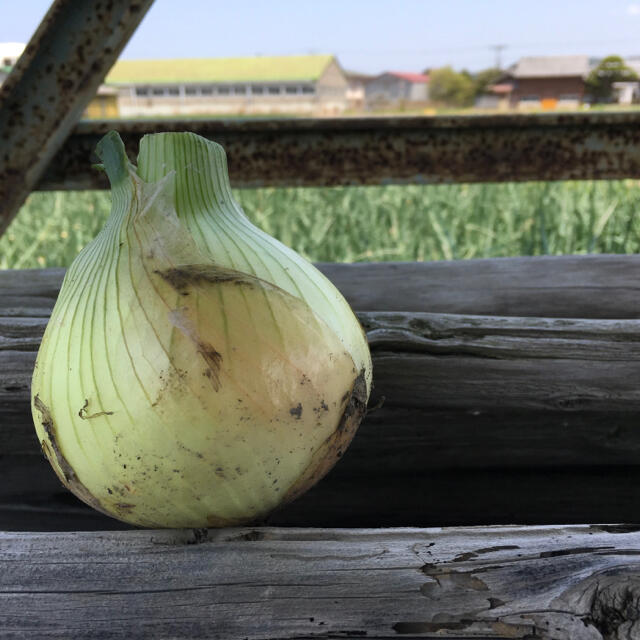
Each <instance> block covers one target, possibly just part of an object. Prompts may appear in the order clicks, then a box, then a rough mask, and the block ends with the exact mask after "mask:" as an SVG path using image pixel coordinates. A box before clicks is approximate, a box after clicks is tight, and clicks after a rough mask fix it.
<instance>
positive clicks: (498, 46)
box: [489, 44, 507, 69]
mask: <svg viewBox="0 0 640 640" xmlns="http://www.w3.org/2000/svg"><path fill="white" fill-rule="evenodd" d="M506 48H507V45H506V44H492V45H491V46H490V47H489V49H493V50H494V51H495V52H496V69H502V59H501V55H500V54H501V52H502V50H503V49H506Z"/></svg>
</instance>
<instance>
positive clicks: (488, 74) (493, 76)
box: [473, 67, 504, 98]
mask: <svg viewBox="0 0 640 640" xmlns="http://www.w3.org/2000/svg"><path fill="white" fill-rule="evenodd" d="M502 77H504V71H502V70H500V69H497V68H495V67H492V68H490V69H484V70H483V71H478V72H477V73H476V74H475V75H474V76H473V84H474V95H475V97H476V98H477V97H478V96H481V95H482V94H484V93H487V91H488V89H489V87H490V86H491V85H492V84H496V83H497V82H498V81H499V80H500V78H502Z"/></svg>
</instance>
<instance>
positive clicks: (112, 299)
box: [32, 132, 371, 527]
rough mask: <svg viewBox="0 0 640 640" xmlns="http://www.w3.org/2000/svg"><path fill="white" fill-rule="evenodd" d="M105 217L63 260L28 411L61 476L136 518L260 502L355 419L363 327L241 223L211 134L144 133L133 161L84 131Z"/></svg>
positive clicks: (318, 467) (224, 512) (323, 284)
mask: <svg viewBox="0 0 640 640" xmlns="http://www.w3.org/2000/svg"><path fill="white" fill-rule="evenodd" d="M97 153H98V155H99V157H100V158H101V160H102V162H103V166H104V169H105V170H106V172H107V175H108V177H109V180H110V182H111V188H112V200H113V206H112V210H111V215H110V217H109V220H108V221H107V223H106V225H105V227H104V229H103V230H102V231H101V232H100V233H99V234H98V236H97V237H96V238H95V240H94V241H93V242H91V243H90V244H89V245H87V246H86V247H85V248H84V249H83V251H82V252H81V253H80V255H79V256H78V257H77V258H76V260H75V261H74V262H73V264H72V265H71V267H70V268H69V270H68V272H67V275H66V277H65V279H64V282H63V285H62V288H61V291H60V295H59V297H58V300H57V302H56V305H55V307H54V309H53V313H52V315H51V319H50V321H49V324H48V326H47V329H46V332H45V335H44V338H43V340H42V344H41V347H40V351H39V352H38V357H37V361H36V366H35V370H34V375H33V383H32V411H33V417H34V423H35V426H36V432H37V435H38V439H39V441H40V443H41V445H42V449H43V451H44V453H45V455H46V456H47V458H48V459H49V461H50V463H51V465H52V467H53V469H54V470H55V471H56V473H57V475H58V477H59V478H60V480H61V481H62V482H63V483H64V485H65V486H67V487H68V488H69V489H70V490H71V491H72V492H73V493H75V494H76V495H77V496H78V497H79V498H81V499H82V500H84V501H85V502H86V503H88V504H89V505H91V506H93V507H94V508H96V509H98V510H100V511H102V512H104V513H106V514H108V515H110V516H113V517H115V518H118V519H120V520H124V521H126V522H129V523H132V524H135V525H139V526H146V527H217V526H230V525H238V524H243V523H247V522H251V521H256V520H259V519H261V518H263V517H265V516H266V515H267V514H269V513H270V512H271V511H272V510H274V509H275V508H277V507H279V506H281V505H283V504H285V503H287V502H289V501H290V500H292V499H293V498H295V497H296V496H298V495H300V494H301V493H303V492H304V491H306V490H307V489H308V488H309V487H310V486H312V485H313V484H314V483H315V482H317V481H318V480H319V479H320V478H321V477H322V476H323V475H324V474H325V473H327V471H328V470H329V469H330V468H331V467H332V466H333V465H334V463H335V462H336V460H337V459H338V458H339V457H340V456H341V455H342V454H343V452H344V450H345V448H346V447H347V446H348V444H349V442H350V441H351V439H352V437H353V435H354V433H355V430H356V429H357V427H358V424H359V422H360V420H361V419H362V417H363V415H364V412H365V407H366V403H367V400H368V397H369V392H370V388H371V358H370V354H369V350H368V347H367V342H366V338H365V336H364V333H363V331H362V329H361V327H360V325H359V323H358V321H357V319H356V318H355V316H354V314H353V312H352V311H351V309H350V308H349V305H348V304H347V302H346V301H345V300H344V298H343V297H342V296H341V295H340V293H339V292H338V291H337V290H336V288H335V287H334V286H333V285H332V284H331V283H330V282H329V281H328V280H327V279H326V278H325V277H324V276H323V275H322V274H321V273H320V272H319V271H317V269H315V268H314V267H313V266H312V265H311V264H309V263H308V262H307V261H306V260H304V259H303V258H301V257H300V256H299V255H298V254H297V253H295V252H294V251H292V250H291V249H289V248H287V247H285V246H284V245H282V244H281V243H280V242H278V241H277V240H275V239H274V238H272V237H270V236H268V235H267V234H265V233H263V232H262V231H260V230H258V229H257V228H256V227H254V226H253V225H252V224H251V223H250V222H249V220H248V219H247V218H246V216H245V215H244V213H243V212H242V210H241V208H240V207H239V205H238V204H237V203H236V202H235V201H234V199H233V196H232V193H231V189H230V186H229V181H228V176H227V167H226V157H225V154H224V151H223V149H222V147H220V146H219V145H217V144H215V143H213V142H210V141H208V140H206V139H204V138H201V137H199V136H196V135H194V134H190V133H164V134H154V135H151V136H145V137H144V138H143V139H142V141H141V144H140V155H139V157H138V167H137V168H136V167H134V166H133V165H132V164H130V163H129V161H128V160H127V157H126V154H125V151H124V145H123V144H122V141H121V140H120V137H119V136H118V134H117V133H115V132H111V133H109V134H107V135H106V136H105V137H104V138H103V139H102V140H101V141H100V143H99V144H98V148H97Z"/></svg>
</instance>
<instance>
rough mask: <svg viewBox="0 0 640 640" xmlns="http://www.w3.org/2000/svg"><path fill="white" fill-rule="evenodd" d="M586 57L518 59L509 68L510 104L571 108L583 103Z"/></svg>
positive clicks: (586, 66)
mask: <svg viewBox="0 0 640 640" xmlns="http://www.w3.org/2000/svg"><path fill="white" fill-rule="evenodd" d="M589 71H590V65H589V57H588V56H540V57H530V58H521V59H520V60H519V61H518V62H517V63H516V64H514V65H513V66H512V67H510V68H509V69H508V72H507V73H508V76H509V79H510V82H511V84H512V86H513V88H512V90H511V96H510V105H511V106H512V107H517V108H525V109H526V108H534V109H556V108H563V107H564V108H574V107H576V106H578V105H580V104H581V103H582V101H583V100H584V95H585V80H586V78H587V76H588V75H589Z"/></svg>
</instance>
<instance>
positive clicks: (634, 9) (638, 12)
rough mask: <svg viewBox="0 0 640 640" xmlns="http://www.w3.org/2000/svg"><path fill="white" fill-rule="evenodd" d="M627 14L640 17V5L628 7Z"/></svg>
mask: <svg viewBox="0 0 640 640" xmlns="http://www.w3.org/2000/svg"><path fill="white" fill-rule="evenodd" d="M627 14H628V15H630V16H640V4H629V5H627Z"/></svg>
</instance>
